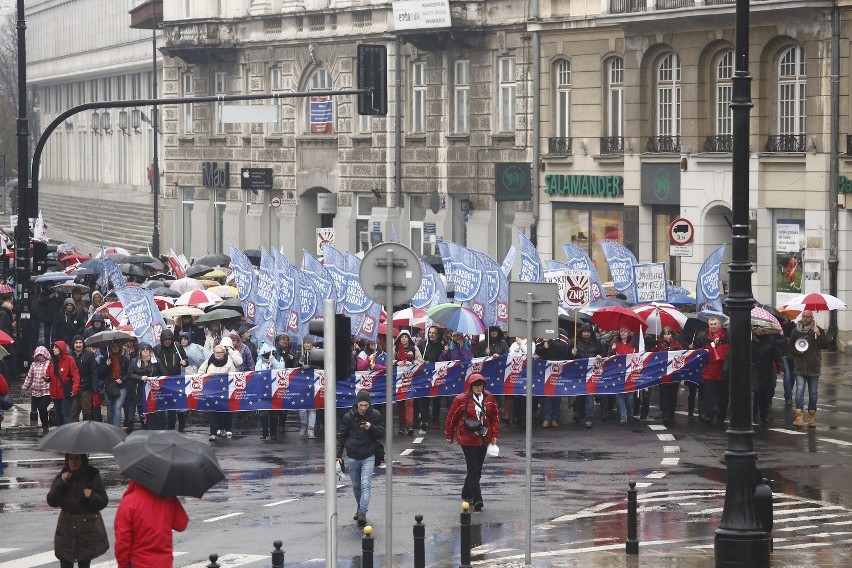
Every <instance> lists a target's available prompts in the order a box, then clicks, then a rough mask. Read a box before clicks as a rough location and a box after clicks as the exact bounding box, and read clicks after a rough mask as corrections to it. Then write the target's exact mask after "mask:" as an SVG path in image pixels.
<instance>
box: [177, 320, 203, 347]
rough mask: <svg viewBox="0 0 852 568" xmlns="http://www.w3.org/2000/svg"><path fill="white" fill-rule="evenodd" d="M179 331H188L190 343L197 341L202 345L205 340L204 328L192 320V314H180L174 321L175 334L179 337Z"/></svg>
mask: <svg viewBox="0 0 852 568" xmlns="http://www.w3.org/2000/svg"><path fill="white" fill-rule="evenodd" d="M181 333H188V334H189V338H190V341H191V342H192V343H197V344H198V345H201V346H202V347H204V342H205V341H206V340H207V336H206V335H205V333H204V328H202V327H201V326H200V325H198V324H196V323H195V322H194V321H193V320H192V316H180V317H179V318H178V320H177V322H175V329H174V334H175V336H177V337H180V334H181Z"/></svg>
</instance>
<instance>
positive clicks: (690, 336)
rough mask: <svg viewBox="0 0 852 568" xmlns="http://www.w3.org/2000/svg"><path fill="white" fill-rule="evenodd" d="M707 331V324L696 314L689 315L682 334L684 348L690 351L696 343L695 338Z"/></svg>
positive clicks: (681, 339) (681, 340)
mask: <svg viewBox="0 0 852 568" xmlns="http://www.w3.org/2000/svg"><path fill="white" fill-rule="evenodd" d="M706 329H707V322H706V321H704V320H702V319H699V318H698V317H697V316H696V315H695V314H688V319H687V320H686V323H685V324H684V325H683V331H681V332H680V342H681V344H682V345H683V346H684V348H686V349H689V345H690V344H691V343H693V342H694V341H695V336H696V335H698V332H700V331H702V330H706Z"/></svg>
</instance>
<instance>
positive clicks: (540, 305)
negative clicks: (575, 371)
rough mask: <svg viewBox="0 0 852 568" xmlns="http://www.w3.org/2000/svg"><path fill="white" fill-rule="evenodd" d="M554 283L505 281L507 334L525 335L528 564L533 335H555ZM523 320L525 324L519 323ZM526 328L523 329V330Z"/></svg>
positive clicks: (529, 548)
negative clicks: (506, 289)
mask: <svg viewBox="0 0 852 568" xmlns="http://www.w3.org/2000/svg"><path fill="white" fill-rule="evenodd" d="M557 294H558V286H557V284H556V283H555V282H509V335H513V336H515V337H523V336H526V338H527V392H526V398H527V400H526V403H527V405H526V406H527V408H526V430H527V433H526V456H527V459H526V461H527V534H526V565H527V566H531V565H532V413H533V410H532V379H533V373H532V368H533V358H532V354H533V353H532V351H533V349H534V343H533V338H535V337H539V338H550V339H555V338H557V337H559V309H558V305H557V301H556V298H557ZM524 323H526V326H524V325H523V324H524ZM524 328H526V329H524Z"/></svg>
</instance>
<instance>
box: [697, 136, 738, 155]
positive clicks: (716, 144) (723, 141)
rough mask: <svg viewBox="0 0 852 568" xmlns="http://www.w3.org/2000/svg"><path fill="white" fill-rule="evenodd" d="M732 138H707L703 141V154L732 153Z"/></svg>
mask: <svg viewBox="0 0 852 568" xmlns="http://www.w3.org/2000/svg"><path fill="white" fill-rule="evenodd" d="M733 150H734V137H733V135H731V134H719V135H717V136H708V137H707V139H706V140H705V141H704V151H705V152H733Z"/></svg>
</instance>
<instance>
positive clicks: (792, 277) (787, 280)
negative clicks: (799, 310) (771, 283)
mask: <svg viewBox="0 0 852 568" xmlns="http://www.w3.org/2000/svg"><path fill="white" fill-rule="evenodd" d="M804 249H805V221H804V219H778V220H777V221H776V222H775V301H776V303H777V304H778V305H781V304H783V303H786V302H788V301H790V299H791V298H793V296H796V295H798V294H801V293H802V275H803V273H804V271H803V266H802V252H803V251H804Z"/></svg>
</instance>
